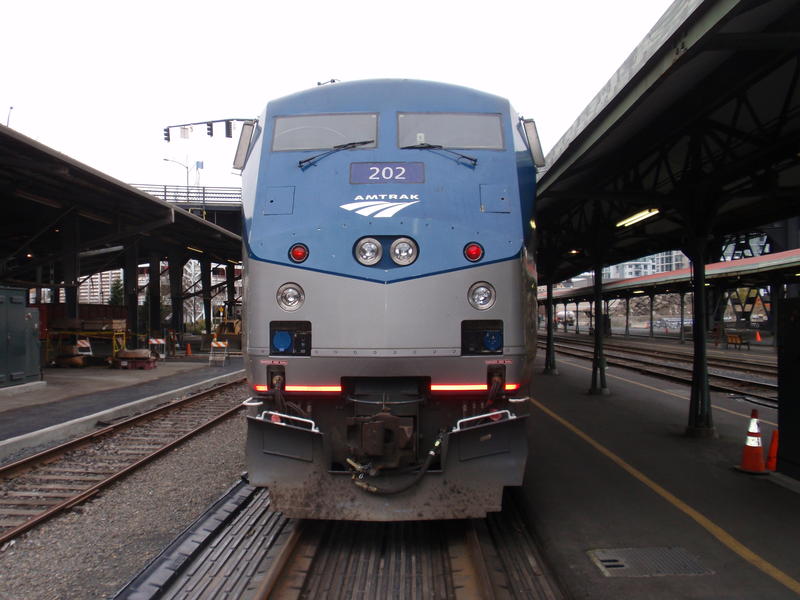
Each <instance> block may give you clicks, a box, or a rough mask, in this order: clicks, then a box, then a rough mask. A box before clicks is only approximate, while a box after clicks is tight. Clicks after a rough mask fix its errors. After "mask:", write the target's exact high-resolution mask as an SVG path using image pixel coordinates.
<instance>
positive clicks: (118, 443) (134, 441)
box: [0, 382, 246, 547]
mask: <svg viewBox="0 0 800 600" xmlns="http://www.w3.org/2000/svg"><path fill="white" fill-rule="evenodd" d="M241 385H242V384H241V382H232V383H226V384H222V385H219V386H217V387H214V388H211V389H209V390H205V391H203V392H201V393H198V394H194V395H191V396H189V397H186V398H184V399H182V400H178V401H175V402H172V403H170V404H167V405H165V406H162V407H159V408H156V409H154V410H151V411H149V412H146V413H143V414H141V415H138V416H136V417H132V418H130V419H127V420H125V421H121V422H119V423H116V424H114V425H110V426H108V427H105V428H104V429H100V430H98V431H95V432H93V433H91V434H89V435H85V436H82V437H80V438H76V439H74V440H71V441H69V442H67V443H65V444H61V445H59V446H55V447H53V448H50V449H48V450H45V451H43V452H40V453H38V454H35V455H32V456H29V457H26V458H23V459H21V460H18V461H16V462H13V463H9V464H7V465H3V466H0V547H2V545H3V544H5V543H7V542H8V541H9V540H11V539H13V538H15V537H16V536H18V535H20V534H21V533H23V532H25V531H27V530H28V529H30V528H32V527H34V526H36V525H38V524H39V523H42V522H44V521H46V520H47V519H49V518H50V517H52V516H54V515H56V514H58V513H60V512H62V511H64V510H67V509H69V508H71V507H73V506H75V505H76V504H79V503H81V502H83V501H85V500H87V499H89V498H91V497H92V496H94V495H95V494H96V493H97V492H99V491H100V490H101V489H102V488H104V487H106V486H108V485H110V484H111V483H113V482H114V481H116V480H118V479H120V478H121V477H124V476H125V475H127V474H129V473H131V472H132V471H134V470H136V469H137V468H139V467H141V466H142V465H144V464H145V463H147V462H149V461H151V460H153V459H154V458H156V457H158V456H160V455H161V454H163V453H164V452H167V451H168V450H170V449H171V448H173V447H175V446H177V445H178V444H180V443H182V442H183V441H185V440H187V439H188V438H190V437H192V436H194V435H196V434H197V433H199V432H201V431H203V430H205V429H207V428H209V427H211V426H212V425H214V424H215V423H218V422H219V421H221V420H223V419H226V418H227V417H229V416H231V415H232V414H234V413H236V412H237V411H239V410H240V409H241V403H242V398H243V396H244V395H245V394H246V391H245V390H244V389H242V388H241Z"/></svg>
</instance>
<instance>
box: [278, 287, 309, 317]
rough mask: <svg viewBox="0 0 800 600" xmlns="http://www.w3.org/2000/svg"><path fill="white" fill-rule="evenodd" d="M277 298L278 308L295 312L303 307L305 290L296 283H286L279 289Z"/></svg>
mask: <svg viewBox="0 0 800 600" xmlns="http://www.w3.org/2000/svg"><path fill="white" fill-rule="evenodd" d="M276 298H277V300H278V306H280V307H281V308H282V309H283V310H288V311H293V310H297V309H298V308H300V307H301V306H303V302H305V299H306V295H305V293H304V292H303V288H301V287H300V286H299V285H297V284H296V283H284V284H283V285H282V286H281V287H279V288H278V293H277V294H276Z"/></svg>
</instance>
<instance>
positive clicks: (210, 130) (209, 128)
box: [206, 121, 214, 137]
mask: <svg viewBox="0 0 800 600" xmlns="http://www.w3.org/2000/svg"><path fill="white" fill-rule="evenodd" d="M206 133H207V134H208V135H209V137H213V135H214V123H212V122H211V121H209V122H208V123H206Z"/></svg>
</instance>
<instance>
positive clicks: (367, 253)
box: [356, 238, 383, 266]
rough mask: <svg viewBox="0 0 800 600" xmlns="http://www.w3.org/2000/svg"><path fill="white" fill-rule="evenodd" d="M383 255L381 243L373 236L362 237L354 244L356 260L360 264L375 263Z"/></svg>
mask: <svg viewBox="0 0 800 600" xmlns="http://www.w3.org/2000/svg"><path fill="white" fill-rule="evenodd" d="M381 256H383V248H382V247H381V243H380V242H379V241H378V240H376V239H375V238H363V239H361V240H358V243H357V244H356V260H358V262H360V263H361V264H362V265H366V266H370V265H374V264H375V263H377V262H378V261H379V260H380V259H381Z"/></svg>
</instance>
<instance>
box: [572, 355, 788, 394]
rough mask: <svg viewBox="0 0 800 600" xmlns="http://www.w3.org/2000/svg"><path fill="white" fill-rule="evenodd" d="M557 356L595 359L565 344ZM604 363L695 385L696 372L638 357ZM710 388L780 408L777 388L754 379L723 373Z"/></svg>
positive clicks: (714, 376) (710, 379)
mask: <svg viewBox="0 0 800 600" xmlns="http://www.w3.org/2000/svg"><path fill="white" fill-rule="evenodd" d="M556 352H559V353H561V354H566V355H568V356H574V357H576V358H584V359H587V360H591V359H592V357H593V355H594V353H593V351H592V350H588V349H587V350H584V349H583V348H575V347H572V348H570V347H569V346H568V345H562V344H556ZM626 352H627V353H628V354H636V353H637V349H631V350H628V351H626ZM604 359H605V362H606V364H608V365H613V366H615V367H622V368H627V369H633V370H637V371H640V372H643V373H646V374H648V375H653V376H657V377H662V378H665V379H669V380H672V381H679V382H681V383H691V381H692V370H691V369H687V368H683V367H680V366H667V365H664V364H656V363H653V362H652V361H649V360H643V359H637V358H634V357H620V356H612V355H609V354H604ZM677 362H681V361H677ZM708 384H709V387H710V388H711V389H713V390H716V391H720V392H726V393H730V394H736V395H741V396H743V398H744V399H745V400H747V401H749V402H754V403H756V404H760V405H761V406H768V407H770V408H776V407H777V400H776V396H777V385H776V384H772V383H767V382H758V381H753V380H751V379H741V378H738V377H733V376H729V375H722V374H719V373H713V374H711V373H710V374H709V375H708ZM754 388H755V390H768V392H764V391H755V390H754Z"/></svg>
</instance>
